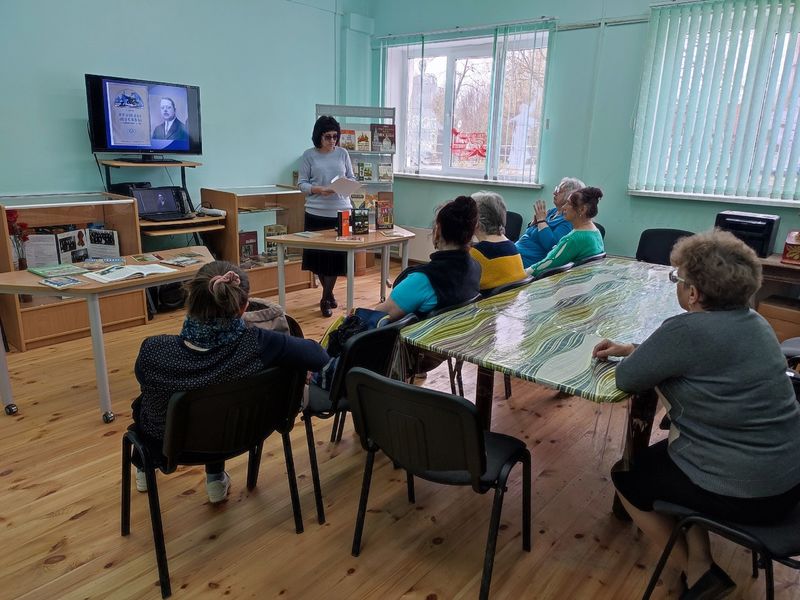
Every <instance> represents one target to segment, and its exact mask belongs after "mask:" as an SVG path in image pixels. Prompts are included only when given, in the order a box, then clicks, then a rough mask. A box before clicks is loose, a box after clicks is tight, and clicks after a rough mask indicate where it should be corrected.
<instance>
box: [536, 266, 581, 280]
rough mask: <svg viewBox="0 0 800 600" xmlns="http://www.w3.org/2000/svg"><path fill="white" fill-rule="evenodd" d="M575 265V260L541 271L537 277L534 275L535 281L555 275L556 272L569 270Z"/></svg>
mask: <svg viewBox="0 0 800 600" xmlns="http://www.w3.org/2000/svg"><path fill="white" fill-rule="evenodd" d="M574 266H575V263H574V262H568V263H567V264H565V265H561V266H560V267H553V268H552V269H545V270H544V271H542V272H541V273H539V274H538V275H537V276H536V277H534V278H533V279H534V281H538V280H540V279H544V278H545V277H550V275H555V274H556V273H563V272H564V271H569V270H570V269H571V268H572V267H574Z"/></svg>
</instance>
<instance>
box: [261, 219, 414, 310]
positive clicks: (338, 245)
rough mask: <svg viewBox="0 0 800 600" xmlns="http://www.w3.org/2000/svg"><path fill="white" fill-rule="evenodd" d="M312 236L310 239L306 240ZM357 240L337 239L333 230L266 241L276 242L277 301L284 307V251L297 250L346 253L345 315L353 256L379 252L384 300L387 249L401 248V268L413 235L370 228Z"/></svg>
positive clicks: (349, 304)
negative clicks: (362, 251)
mask: <svg viewBox="0 0 800 600" xmlns="http://www.w3.org/2000/svg"><path fill="white" fill-rule="evenodd" d="M308 234H311V237H308ZM352 237H357V238H360V239H353V240H341V239H337V235H336V230H334V229H329V230H326V231H315V232H300V233H299V234H298V233H289V234H286V235H276V236H272V237H270V238H269V241H270V243H275V245H276V246H277V251H278V302H280V305H281V306H283V307H284V308H286V278H285V274H284V265H285V259H286V258H285V254H286V252H285V251H286V248H300V249H313V250H334V251H338V252H346V253H347V312H348V313H349V312H350V311H351V310H352V308H353V287H354V285H353V281H354V277H355V253H356V251H358V250H368V249H377V248H380V250H381V302H383V301H384V300H385V299H386V279H387V278H388V277H389V247H390V246H392V245H395V244H399V245H400V246H401V253H402V265H403V269H405V268H406V267H407V266H408V241H409V240H411V239H412V238H413V237H414V234H413V233H412V232H410V231H408V230H406V229H403V228H402V227H395V228H394V229H382V230H379V231H376V230H374V229H370V232H369V233H365V234H360V235H357V236H352Z"/></svg>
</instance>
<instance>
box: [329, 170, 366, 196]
mask: <svg viewBox="0 0 800 600" xmlns="http://www.w3.org/2000/svg"><path fill="white" fill-rule="evenodd" d="M328 187H330V188H331V189H333V190H334V191H335V192H336V193H337V194H339V195H340V196H349V195H350V194H352V193H353V192H356V191H358V190H360V189H361V184H360V183H359V182H358V181H353V180H352V179H347V177H341V176H339V175H337V176H336V177H334V178H333V180H332V181H331V184H330V185H329V186H328Z"/></svg>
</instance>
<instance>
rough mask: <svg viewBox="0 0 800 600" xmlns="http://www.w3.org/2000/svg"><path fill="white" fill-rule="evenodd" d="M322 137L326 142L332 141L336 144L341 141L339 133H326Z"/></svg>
mask: <svg viewBox="0 0 800 600" xmlns="http://www.w3.org/2000/svg"><path fill="white" fill-rule="evenodd" d="M322 137H323V138H324V139H326V140H330V141H331V142H335V141H336V140H338V139H339V134H338V133H326V134H325V135H323V136H322Z"/></svg>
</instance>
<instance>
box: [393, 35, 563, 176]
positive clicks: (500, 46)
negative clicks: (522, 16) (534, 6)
mask: <svg viewBox="0 0 800 600" xmlns="http://www.w3.org/2000/svg"><path fill="white" fill-rule="evenodd" d="M554 32H555V25H554V23H553V22H552V20H548V21H546V22H543V21H540V22H537V24H536V27H534V28H529V29H524V30H521V31H512V32H509V31H508V27H499V28H495V29H492V30H491V31H484V32H482V33H480V34H474V35H469V36H464V35H463V33H462V35H458V36H454V37H450V38H447V37H444V38H438V37H437V38H436V39H432V40H426V39H425V38H424V36H423V37H421V38H419V39H415V40H413V41H410V42H407V43H397V44H387V45H385V46H383V47H382V50H383V51H384V55H383V64H384V65H385V68H384V69H382V77H381V91H380V93H381V95H382V97H384V98H385V97H392V96H394V95H397V99H396V101H394V100H393V103H394V104H396V109H397V119H396V125H397V129H398V131H397V153H396V156H395V163H396V164H395V175H396V176H409V177H419V178H425V177H430V178H434V179H438V178H441V179H445V180H446V179H458V180H468V181H475V182H483V181H490V182H492V183H493V184H495V183H497V184H503V185H512V186H513V185H518V186H523V187H534V188H536V187H541V183H540V181H539V175H540V169H541V158H542V144H541V142H542V137H543V131H544V126H543V125H544V121H545V108H546V102H545V97H546V91H547V79H548V77H547V76H548V71H549V68H550V57H551V54H552V52H551V51H552V44H553V33H554ZM541 33H544V34H545V35H544V36H542V35H540V34H541ZM514 36H520V37H519V39H515V38H514ZM525 36H529V39H525ZM450 44H452V45H450ZM519 50H531V51H533V52H536V51H542V50H544V68H543V72H544V76H543V81H542V84H541V85H542V94H541V96H542V97H541V99H540V102H539V111H538V114H537V115H536V118H537V119H538V120H539V128H538V136H537V140H536V141H535V143H534V144H530V145H529V144H527V143H526V145H525V156H527V157H529V158H530V160H531V161H532V162H533V164H534V166H535V168H533V169H532V170H531V172H530V173H525V172H524V171H523V172H522V173H521V174H520V175H519V176H517V177H515V176H509V175H505V174H502V173H500V169H501V167H502V166H503V165H501V147H502V141H503V136H502V125H503V120H504V117H506V118H508V115H505V114H504V105H503V99H504V92H505V87H506V85H505V83H506V82H505V65H506V61H507V57H508V54H509V53H510V52H512V51H519ZM393 53H396V54H393ZM392 54H393V55H392ZM430 58H443V59H444V60H445V68H444V73H445V81H444V92H445V95H444V99H443V102H444V106H443V110H442V112H441V113H440V114H438V115H437V117H439V116H440V117H441V119H442V124H441V156H440V161H439V165H438V166H432V167H431V166H426V165H424V164H423V161H422V157H421V152H419V153H418V155H417V156H416V161H417V162H416V165H414V164H413V163H412V164H409V162H411V161H412V160H413V159H414V158H415V157H414V156H413V152H414V150H413V149H411V148H409V146H408V138H409V136H408V131H409V130H410V127H409V125H410V123H409V117H410V115H411V114H412V111H410V110H409V102H410V100H411V98H410V94H411V89H410V88H411V81H412V76H411V74H410V73H409V71H410V69H409V67H410V66H411V61H412V60H415V59H416V60H424V59H430ZM465 58H475V59H489V60H490V61H491V73H490V75H489V80H490V90H489V97H488V102H489V108H488V118H487V121H486V124H485V131H486V158H485V160H484V161H483V163H482V164H481V166H478V167H476V168H469V167H458V166H452V158H453V156H452V144H453V133H452V129H453V126H454V124H453V121H454V116H455V112H456V106H455V105H454V100H455V98H454V94H455V74H456V67H457V64H458V61H459V60H463V59H465ZM416 76H417V77H420V79H421V81H422V85H421V86H420V94H421V95H422V94H423V93H424V91H423V90H424V88H423V86H424V73H422V74H419V75H416ZM421 101H422V100H420V102H421ZM420 106H421V104H420ZM419 112H420V113H421V112H422V111H421V110H420V111H419ZM417 127H419V131H420V133H421V132H422V131H423V129H422V116H421V114H420V122H419V123H417ZM420 137H421V135H420V136H417V139H420ZM529 147H533V148H535V154H534V155H533V156H531V155H530V154H528V150H527V149H528V148H529ZM420 148H421V144H420Z"/></svg>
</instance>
